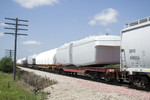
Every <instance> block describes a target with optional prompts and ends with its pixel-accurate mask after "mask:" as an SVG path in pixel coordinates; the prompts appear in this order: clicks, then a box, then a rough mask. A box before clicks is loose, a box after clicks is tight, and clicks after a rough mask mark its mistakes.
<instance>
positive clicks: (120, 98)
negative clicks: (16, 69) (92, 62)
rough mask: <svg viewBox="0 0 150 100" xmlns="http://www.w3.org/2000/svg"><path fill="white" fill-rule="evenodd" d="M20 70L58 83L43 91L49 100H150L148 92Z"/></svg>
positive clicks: (30, 70)
mask: <svg viewBox="0 0 150 100" xmlns="http://www.w3.org/2000/svg"><path fill="white" fill-rule="evenodd" d="M20 68H21V69H22V70H26V71H29V72H34V73H35V74H37V75H40V76H43V77H47V78H50V79H52V80H56V81H57V82H58V84H55V85H52V86H50V87H48V88H46V89H45V91H46V92H50V94H49V96H48V98H50V99H49V100H150V92H146V91H142V90H136V89H130V88H127V87H122V86H116V85H109V84H105V83H101V82H94V81H89V80H83V79H79V78H73V77H68V76H63V75H58V74H53V73H48V72H43V71H38V70H33V69H28V68H22V67H20Z"/></svg>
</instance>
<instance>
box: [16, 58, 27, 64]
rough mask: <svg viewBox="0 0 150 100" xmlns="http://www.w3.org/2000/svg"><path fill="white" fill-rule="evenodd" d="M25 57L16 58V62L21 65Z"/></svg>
mask: <svg viewBox="0 0 150 100" xmlns="http://www.w3.org/2000/svg"><path fill="white" fill-rule="evenodd" d="M26 59H27V58H22V59H18V60H17V64H21V65H22V64H23V63H24V61H25V60H26Z"/></svg>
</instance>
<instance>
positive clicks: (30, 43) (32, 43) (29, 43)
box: [22, 41, 41, 45]
mask: <svg viewBox="0 0 150 100" xmlns="http://www.w3.org/2000/svg"><path fill="white" fill-rule="evenodd" d="M22 44H25V45H40V44H41V43H40V42H38V41H26V42H23V43H22Z"/></svg>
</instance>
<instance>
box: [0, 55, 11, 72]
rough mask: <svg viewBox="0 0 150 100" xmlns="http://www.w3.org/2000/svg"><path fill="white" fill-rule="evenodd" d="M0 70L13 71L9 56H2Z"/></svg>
mask: <svg viewBox="0 0 150 100" xmlns="http://www.w3.org/2000/svg"><path fill="white" fill-rule="evenodd" d="M0 71H2V72H6V73H10V72H13V61H12V59H11V58H7V57H4V58H2V60H1V61H0Z"/></svg>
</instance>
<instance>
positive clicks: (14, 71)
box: [4, 18, 28, 80]
mask: <svg viewBox="0 0 150 100" xmlns="http://www.w3.org/2000/svg"><path fill="white" fill-rule="evenodd" d="M5 19H6V20H12V21H15V23H5V24H7V25H13V26H15V28H8V27H5V28H4V29H10V30H15V33H10V32H5V33H4V34H11V35H15V44H14V66H13V80H16V55H17V35H25V36H27V34H20V33H18V31H19V30H22V31H28V29H23V28H18V26H28V25H26V24H18V22H19V21H21V22H28V20H22V19H18V18H15V19H14V18H5Z"/></svg>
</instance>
